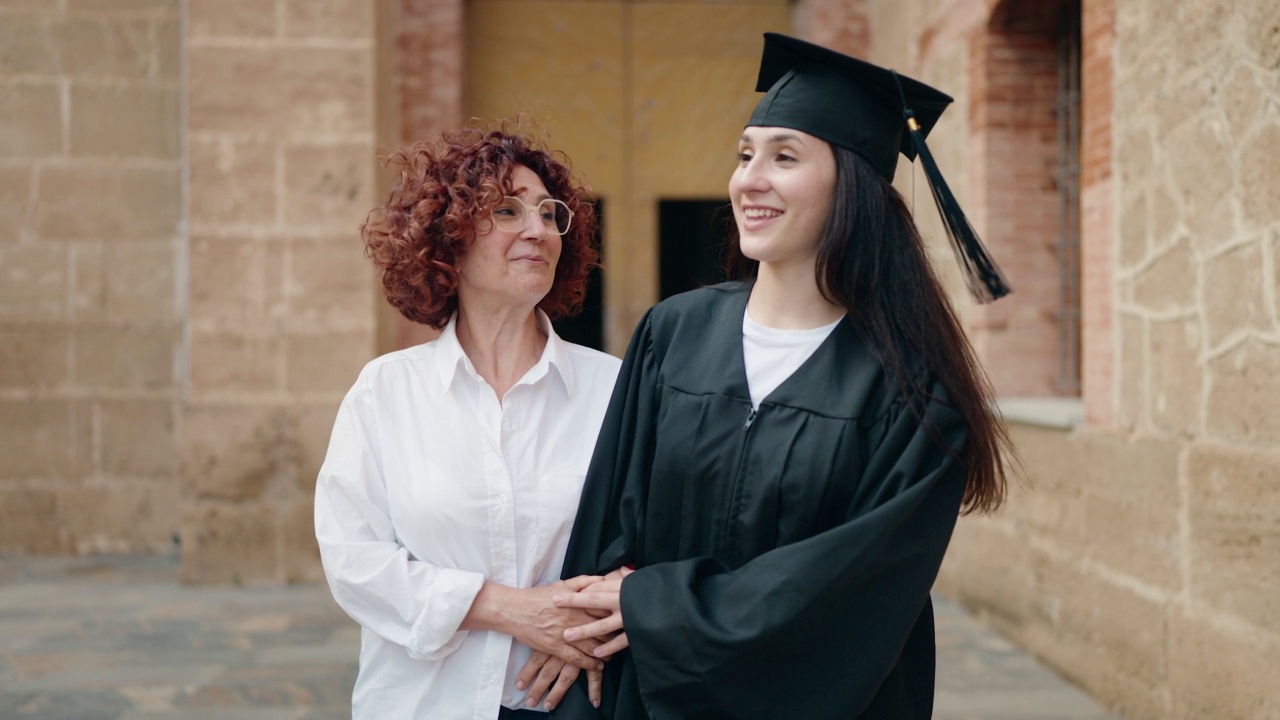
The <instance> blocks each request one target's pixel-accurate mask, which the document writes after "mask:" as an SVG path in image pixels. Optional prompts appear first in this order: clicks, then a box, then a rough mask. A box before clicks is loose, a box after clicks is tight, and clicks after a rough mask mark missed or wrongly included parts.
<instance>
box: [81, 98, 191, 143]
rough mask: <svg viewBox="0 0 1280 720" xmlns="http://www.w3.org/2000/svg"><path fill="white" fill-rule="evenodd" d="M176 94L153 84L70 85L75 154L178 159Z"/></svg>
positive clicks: (177, 107)
mask: <svg viewBox="0 0 1280 720" xmlns="http://www.w3.org/2000/svg"><path fill="white" fill-rule="evenodd" d="M179 112H180V108H179V105H178V92H177V89H176V88H173V87H164V86H155V85H93V84H83V83H75V84H73V85H72V86H71V112H70V117H71V127H70V138H71V154H72V155H78V156H92V157H102V156H106V157H121V156H124V157H153V158H167V159H176V158H177V157H178V151H179V141H178V115H179Z"/></svg>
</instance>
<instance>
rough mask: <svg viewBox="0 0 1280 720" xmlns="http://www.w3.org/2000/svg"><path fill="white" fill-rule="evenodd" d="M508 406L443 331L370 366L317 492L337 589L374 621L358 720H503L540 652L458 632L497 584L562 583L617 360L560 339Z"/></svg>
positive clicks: (359, 682)
mask: <svg viewBox="0 0 1280 720" xmlns="http://www.w3.org/2000/svg"><path fill="white" fill-rule="evenodd" d="M538 316H539V317H538V320H539V324H540V325H541V326H542V328H543V329H544V331H546V332H547V344H546V348H545V349H544V350H543V353H542V357H541V359H540V360H539V361H538V362H537V364H535V365H534V366H533V367H532V368H531V369H530V370H529V371H528V372H527V373H525V376H524V377H523V378H522V379H521V380H520V381H519V382H518V383H516V384H515V386H513V387H512V388H511V389H510V390H509V391H508V392H507V394H506V396H505V397H504V398H503V399H502V402H501V403H499V402H498V398H497V396H496V395H495V393H494V391H493V389H492V388H491V387H490V386H489V385H488V384H487V383H486V382H485V381H484V380H483V379H482V378H481V377H480V376H479V374H477V373H476V370H475V367H474V366H473V365H472V364H471V361H470V360H469V359H468V358H467V356H466V354H465V353H464V352H463V351H462V346H461V345H459V344H458V338H457V333H456V329H455V323H456V321H457V319H456V317H455V318H454V320H452V321H450V323H449V324H448V326H446V327H445V329H444V332H443V333H442V334H441V336H440V337H439V338H438V339H437V340H434V341H432V342H428V343H426V344H423V345H419V346H416V347H412V348H408V349H406V350H401V351H399V352H393V353H390V354H388V355H384V356H383V357H380V358H378V359H376V360H374V361H372V362H370V363H369V364H368V365H366V366H365V368H364V370H363V371H362V372H361V373H360V377H359V379H358V380H356V383H355V386H354V387H352V388H351V391H350V392H348V393H347V396H346V398H344V399H343V401H342V406H341V407H340V408H339V410H338V417H337V420H336V421H335V423H334V428H333V435H332V438H331V439H330V441H329V451H328V454H327V455H326V457H325V461H324V465H323V466H322V467H321V469H320V476H319V478H318V480H317V483H316V506H315V513H316V537H317V539H318V540H319V544H320V557H321V560H322V561H323V564H324V571H325V575H326V577H327V578H328V580H329V587H330V589H331V590H332V591H333V596H334V598H335V599H336V600H337V602H338V604H339V605H341V606H342V608H343V609H344V610H346V611H347V613H348V614H349V615H351V617H352V618H354V619H355V620H356V621H357V622H358V623H360V625H361V627H362V628H363V632H362V637H361V647H360V673H359V677H358V678H357V679H356V685H355V691H354V693H353V696H352V712H353V717H355V718H376V719H377V720H385V719H387V718H395V719H397V720H398V719H400V718H432V719H436V718H439V719H442V720H444V719H448V718H459V719H461V718H467V719H474V720H494V718H496V717H497V716H498V708H499V705H505V706H506V707H510V708H522V707H524V698H525V693H524V692H521V691H518V690H516V689H515V678H516V674H517V673H518V672H519V671H520V668H521V667H523V666H524V663H525V661H526V660H527V659H528V658H529V654H530V652H531V651H530V649H529V648H528V647H526V646H525V645H523V644H522V643H518V642H514V641H513V640H512V638H511V636H510V635H506V634H504V633H499V632H490V631H469V632H468V631H463V630H459V629H458V626H459V625H460V624H461V623H462V620H463V618H464V617H465V616H466V614H467V611H468V610H469V609H470V607H471V603H472V601H473V600H474V599H475V596H476V593H477V592H479V590H480V586H481V585H482V584H483V583H484V581H485V580H490V581H492V582H496V583H500V584H502V585H508V586H511V587H521V588H524V587H534V586H538V585H543V584H545V583H549V582H553V581H555V580H557V579H559V577H560V569H561V565H562V564H563V562H564V552H565V546H566V544H567V543H568V541H569V531H570V530H571V529H572V527H573V518H574V515H575V513H576V512H577V509H578V496H579V494H580V493H581V491H582V481H583V478H584V476H585V475H586V471H587V465H588V463H589V462H590V459H591V452H592V449H593V448H594V446H595V441H596V435H597V434H598V433H599V430H600V423H601V421H602V420H603V418H604V412H605V408H606V406H607V405H608V404H609V396H610V394H611V392H612V390H613V384H614V380H615V379H616V378H617V374H618V367H619V365H620V363H619V361H618V359H617V358H614V357H611V356H609V355H605V354H604V353H600V352H597V351H595V350H590V349H588V348H584V347H581V346H578V345H574V344H572V343H568V342H565V341H563V340H561V339H560V338H558V337H557V336H556V334H555V332H554V331H553V330H551V325H550V323H549V322H548V321H547V319H546V316H545V315H543V314H542V313H541V312H539V313H538Z"/></svg>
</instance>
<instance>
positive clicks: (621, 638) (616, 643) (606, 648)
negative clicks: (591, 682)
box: [587, 633, 631, 679]
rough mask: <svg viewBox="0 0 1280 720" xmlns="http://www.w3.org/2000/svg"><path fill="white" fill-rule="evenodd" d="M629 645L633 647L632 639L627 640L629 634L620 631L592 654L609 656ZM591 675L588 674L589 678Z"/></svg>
mask: <svg viewBox="0 0 1280 720" xmlns="http://www.w3.org/2000/svg"><path fill="white" fill-rule="evenodd" d="M629 647H631V641H629V640H627V634H626V633H618V636H617V637H615V638H614V639H612V640H610V641H609V642H607V643H605V644H603V645H601V646H600V647H598V648H596V649H595V650H593V651H592V654H593V655H595V656H596V657H599V658H607V657H609V656H611V655H614V654H617V653H619V652H621V651H623V650H626V649H627V648H629ZM590 677H591V676H590V675H588V676H587V678H588V679H590Z"/></svg>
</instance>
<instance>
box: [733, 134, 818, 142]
mask: <svg viewBox="0 0 1280 720" xmlns="http://www.w3.org/2000/svg"><path fill="white" fill-rule="evenodd" d="M738 140H739V141H740V142H748V143H749V142H751V137H750V136H749V135H747V134H746V133H743V135H742V137H741V138H739V139H738ZM790 140H795V141H798V142H800V143H803V142H804V140H802V139H801V138H800V136H799V135H793V134H792V133H777V134H775V135H770V136H769V137H767V138H764V142H775V143H778V142H787V141H790Z"/></svg>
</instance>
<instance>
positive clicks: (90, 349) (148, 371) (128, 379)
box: [72, 326, 182, 391]
mask: <svg viewBox="0 0 1280 720" xmlns="http://www.w3.org/2000/svg"><path fill="white" fill-rule="evenodd" d="M181 342H182V338H181V334H180V333H179V331H178V329H177V328H176V327H169V328H165V327H158V328H155V329H146V330H144V329H133V328H126V327H110V326H102V327H93V328H85V329H83V330H81V331H80V332H79V333H77V335H76V339H75V350H74V355H73V360H72V362H73V363H74V364H73V367H74V373H75V375H74V378H75V384H76V386H77V387H80V388H86V389H96V390H113V391H114V390H164V389H169V388H173V387H175V386H176V385H177V370H178V369H177V364H176V359H175V358H176V357H177V354H178V352H179V351H180V347H181Z"/></svg>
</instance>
